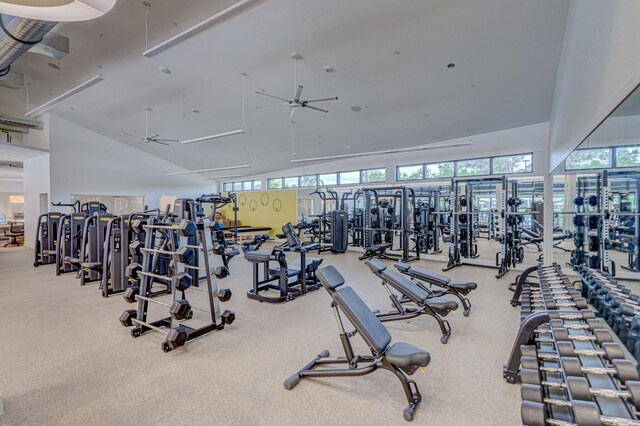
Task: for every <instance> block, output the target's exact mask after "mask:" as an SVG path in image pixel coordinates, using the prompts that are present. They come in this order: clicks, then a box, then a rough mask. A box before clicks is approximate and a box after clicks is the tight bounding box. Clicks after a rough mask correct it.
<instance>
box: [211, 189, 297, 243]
mask: <svg viewBox="0 0 640 426" xmlns="http://www.w3.org/2000/svg"><path fill="white" fill-rule="evenodd" d="M236 196H237V197H238V221H239V222H240V225H247V226H268V227H271V231H270V232H269V234H270V235H271V236H272V237H273V236H275V234H280V233H282V226H283V225H285V224H286V223H287V222H291V223H293V224H294V225H295V224H296V222H297V220H298V219H297V212H296V209H297V203H298V201H297V193H296V190H295V189H290V190H282V191H256V192H239V193H237V194H236ZM220 212H221V213H222V215H223V216H224V217H225V218H226V219H231V220H233V210H232V206H225V207H223V208H222V209H220Z"/></svg>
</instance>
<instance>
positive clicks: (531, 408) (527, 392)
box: [520, 385, 640, 426]
mask: <svg viewBox="0 0 640 426" xmlns="http://www.w3.org/2000/svg"><path fill="white" fill-rule="evenodd" d="M520 391H521V393H522V395H523V398H524V396H527V397H531V398H536V394H539V395H540V396H539V397H537V399H539V400H542V401H535V400H530V399H523V401H522V405H521V407H520V413H521V416H522V423H523V424H526V425H528V426H545V425H548V424H549V425H556V426H575V425H603V424H607V425H620V426H622V425H624V426H636V425H640V422H639V421H637V420H632V419H625V418H620V417H609V416H602V415H601V414H600V410H599V409H598V406H597V405H596V404H595V403H593V402H589V401H578V400H574V401H571V402H569V401H564V400H561V399H551V398H544V395H543V393H542V388H540V387H539V386H536V385H522V387H521V388H520ZM548 406H558V407H567V408H571V411H572V412H573V420H574V422H575V423H571V422H566V421H561V420H556V419H553V418H552V417H551V416H550V413H549V411H550V410H549V409H548V408H547V407H548Z"/></svg>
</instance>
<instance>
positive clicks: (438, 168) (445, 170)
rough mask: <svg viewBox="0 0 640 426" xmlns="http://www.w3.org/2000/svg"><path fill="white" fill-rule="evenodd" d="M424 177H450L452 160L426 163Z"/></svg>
mask: <svg viewBox="0 0 640 426" xmlns="http://www.w3.org/2000/svg"><path fill="white" fill-rule="evenodd" d="M425 169H426V170H425V171H426V178H427V179H433V178H450V177H453V171H454V166H453V162H449V163H436V164H427V165H426V166H425Z"/></svg>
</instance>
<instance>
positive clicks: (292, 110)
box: [289, 106, 296, 117]
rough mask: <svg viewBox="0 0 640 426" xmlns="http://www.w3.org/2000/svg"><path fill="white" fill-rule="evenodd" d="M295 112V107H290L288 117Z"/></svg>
mask: <svg viewBox="0 0 640 426" xmlns="http://www.w3.org/2000/svg"><path fill="white" fill-rule="evenodd" d="M295 113H296V108H295V107H293V106H292V107H291V112H289V117H293V114H295Z"/></svg>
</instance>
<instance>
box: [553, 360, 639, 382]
mask: <svg viewBox="0 0 640 426" xmlns="http://www.w3.org/2000/svg"><path fill="white" fill-rule="evenodd" d="M560 365H561V366H562V370H563V371H564V374H565V376H567V377H568V376H577V377H582V376H584V375H585V374H600V375H605V374H606V375H610V376H617V377H618V380H620V382H622V383H625V382H627V381H629V380H631V381H640V375H639V374H638V370H636V367H635V365H633V363H632V362H631V361H629V360H628V359H614V360H612V361H611V365H612V366H611V367H584V366H583V365H582V364H581V363H580V360H579V359H578V358H576V357H563V358H560Z"/></svg>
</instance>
